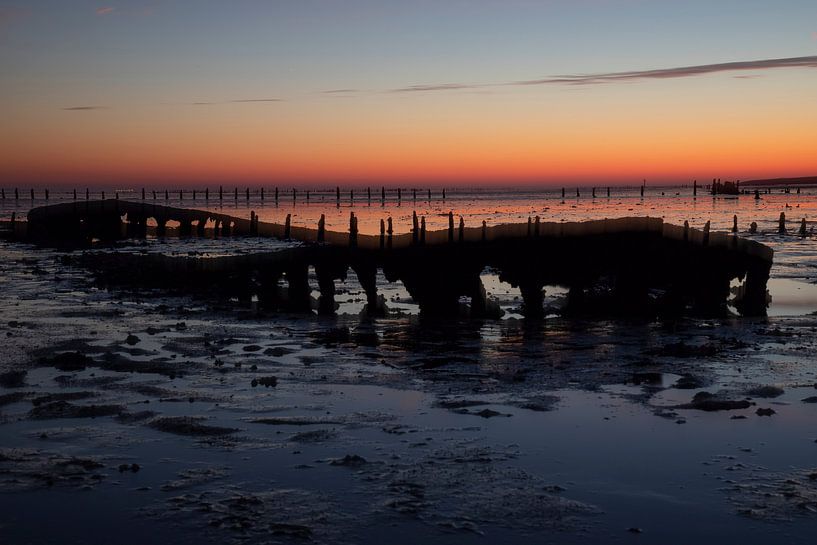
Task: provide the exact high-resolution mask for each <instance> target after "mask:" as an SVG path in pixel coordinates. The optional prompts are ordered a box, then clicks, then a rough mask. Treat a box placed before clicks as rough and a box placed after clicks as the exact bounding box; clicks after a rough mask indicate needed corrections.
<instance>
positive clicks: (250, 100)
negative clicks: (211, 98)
mask: <svg viewBox="0 0 817 545" xmlns="http://www.w3.org/2000/svg"><path fill="white" fill-rule="evenodd" d="M283 101H284V99H282V98H237V99H235V100H225V101H222V102H191V103H190V105H191V106H217V105H219V104H248V103H253V102H283Z"/></svg>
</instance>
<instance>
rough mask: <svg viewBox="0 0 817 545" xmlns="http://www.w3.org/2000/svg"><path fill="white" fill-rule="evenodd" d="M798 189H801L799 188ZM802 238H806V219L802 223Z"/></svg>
mask: <svg viewBox="0 0 817 545" xmlns="http://www.w3.org/2000/svg"><path fill="white" fill-rule="evenodd" d="M797 189H800V188H799V187H798V188H797ZM800 236H801V237H805V236H806V218H803V220H802V221H801V222H800Z"/></svg>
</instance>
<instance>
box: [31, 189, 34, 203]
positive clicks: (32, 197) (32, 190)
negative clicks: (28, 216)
mask: <svg viewBox="0 0 817 545" xmlns="http://www.w3.org/2000/svg"><path fill="white" fill-rule="evenodd" d="M31 200H32V201H33V200H34V189H33V188H32V189H31Z"/></svg>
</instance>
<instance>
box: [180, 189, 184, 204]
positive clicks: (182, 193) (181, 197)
mask: <svg viewBox="0 0 817 545" xmlns="http://www.w3.org/2000/svg"><path fill="white" fill-rule="evenodd" d="M183 200H184V190H183V189H180V190H179V202H181V201H183Z"/></svg>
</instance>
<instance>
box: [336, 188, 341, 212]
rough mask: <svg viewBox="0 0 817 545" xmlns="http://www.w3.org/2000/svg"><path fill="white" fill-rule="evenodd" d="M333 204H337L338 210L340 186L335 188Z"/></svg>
mask: <svg viewBox="0 0 817 545" xmlns="http://www.w3.org/2000/svg"><path fill="white" fill-rule="evenodd" d="M335 202H336V203H337V207H338V208H340V186H338V187H336V188H335Z"/></svg>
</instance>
